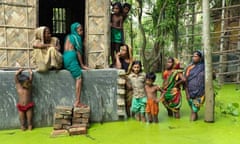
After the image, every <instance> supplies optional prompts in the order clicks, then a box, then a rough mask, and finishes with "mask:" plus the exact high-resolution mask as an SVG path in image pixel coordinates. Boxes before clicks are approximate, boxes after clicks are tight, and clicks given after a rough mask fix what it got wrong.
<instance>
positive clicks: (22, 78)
mask: <svg viewBox="0 0 240 144" xmlns="http://www.w3.org/2000/svg"><path fill="white" fill-rule="evenodd" d="M17 79H18V81H19V83H20V84H21V85H22V84H23V83H24V82H25V81H27V80H29V77H28V76H27V75H25V74H19V75H18V76H17Z"/></svg>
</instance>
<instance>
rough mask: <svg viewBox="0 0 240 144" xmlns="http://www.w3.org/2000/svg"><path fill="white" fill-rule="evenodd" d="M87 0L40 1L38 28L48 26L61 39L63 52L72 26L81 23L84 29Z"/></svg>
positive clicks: (53, 34)
mask: <svg viewBox="0 0 240 144" xmlns="http://www.w3.org/2000/svg"><path fill="white" fill-rule="evenodd" d="M84 16H85V0H50V1H47V0H39V17H38V18H39V19H38V26H47V27H49V28H50V30H51V32H52V36H56V37H58V38H59V39H60V44H61V52H62V51H63V44H64V39H65V36H66V35H67V34H69V33H70V26H71V24H72V23H74V22H80V23H81V24H82V25H83V27H84V19H85V17H84Z"/></svg>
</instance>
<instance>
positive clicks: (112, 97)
mask: <svg viewBox="0 0 240 144" xmlns="http://www.w3.org/2000/svg"><path fill="white" fill-rule="evenodd" d="M14 75H15V71H0V99H1V100H0V129H11V128H19V126H20V124H19V118H18V110H17V108H16V104H17V101H18V96H17V93H16V88H15V82H14ZM33 75H34V76H33V77H34V79H33V91H32V96H33V101H34V102H35V107H34V118H33V124H34V126H35V127H45V126H52V124H53V113H54V108H55V106H58V105H61V106H72V105H73V102H74V100H75V81H74V79H73V78H72V77H71V74H70V73H69V72H68V71H66V70H61V71H50V72H47V73H37V72H34V74H33ZM117 78H118V72H117V70H115V69H98V70H91V71H83V87H82V95H81V101H82V102H83V103H85V104H88V105H89V106H90V108H91V116H90V121H91V122H104V121H115V120H118V115H117Z"/></svg>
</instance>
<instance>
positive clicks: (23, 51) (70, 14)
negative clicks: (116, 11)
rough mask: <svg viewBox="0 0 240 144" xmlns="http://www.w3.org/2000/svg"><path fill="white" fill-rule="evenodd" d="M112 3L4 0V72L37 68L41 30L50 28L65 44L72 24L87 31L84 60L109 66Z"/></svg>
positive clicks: (0, 35) (0, 61) (0, 36)
mask: <svg viewBox="0 0 240 144" xmlns="http://www.w3.org/2000/svg"><path fill="white" fill-rule="evenodd" d="M109 8H110V1H109V0H50V1H47V0H0V19H1V20H0V69H12V68H15V67H17V66H18V65H21V66H22V67H35V64H34V59H33V51H32V50H33V49H32V41H33V39H34V30H35V28H36V27H38V26H43V25H44V26H48V27H49V28H50V29H51V32H52V35H53V36H56V37H58V38H59V39H60V41H61V46H62V47H63V43H64V38H65V36H66V34H68V33H69V29H70V25H71V23H73V22H75V21H78V22H80V23H81V24H82V25H83V27H84V31H85V32H84V44H85V45H84V51H85V52H84V53H85V55H84V60H85V62H86V64H87V65H88V66H90V67H92V68H94V67H96V66H101V67H107V66H108V53H109V47H110V46H109V43H110V39H109V38H110V28H109V17H110V11H109Z"/></svg>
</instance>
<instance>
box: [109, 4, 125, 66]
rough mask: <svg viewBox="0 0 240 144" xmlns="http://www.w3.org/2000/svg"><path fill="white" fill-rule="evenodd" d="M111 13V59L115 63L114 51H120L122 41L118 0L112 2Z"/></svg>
mask: <svg viewBox="0 0 240 144" xmlns="http://www.w3.org/2000/svg"><path fill="white" fill-rule="evenodd" d="M112 11H113V14H112V15H111V59H112V63H113V64H114V63H115V53H117V52H119V51H120V46H121V45H122V42H123V34H122V29H123V26H122V24H123V16H122V5H121V3H120V2H116V3H114V4H113V8H112Z"/></svg>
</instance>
